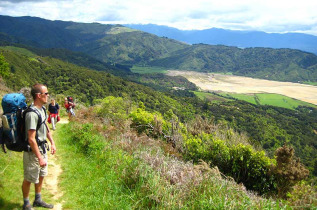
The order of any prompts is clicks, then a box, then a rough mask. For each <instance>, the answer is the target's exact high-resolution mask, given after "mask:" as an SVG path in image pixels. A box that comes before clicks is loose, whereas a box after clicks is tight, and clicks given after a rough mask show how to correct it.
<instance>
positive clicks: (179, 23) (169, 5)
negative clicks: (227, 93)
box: [0, 0, 317, 36]
mask: <svg viewBox="0 0 317 210" xmlns="http://www.w3.org/2000/svg"><path fill="white" fill-rule="evenodd" d="M0 14H1V15H9V16H36V17H41V18H45V19H49V20H64V21H75V22H99V23H105V24H148V23H152V24H158V25H166V26H170V27H175V28H179V29H184V30H190V29H207V28H214V27H215V28H224V29H232V30H257V31H265V32H274V33H285V32H301V33H308V34H313V35H316V36H317V0H300V1H299V0H155V1H154V0H59V1H52V0H0Z"/></svg>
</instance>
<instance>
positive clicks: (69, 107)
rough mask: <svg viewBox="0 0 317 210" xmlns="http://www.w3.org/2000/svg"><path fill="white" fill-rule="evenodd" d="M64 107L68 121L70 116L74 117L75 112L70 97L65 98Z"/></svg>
mask: <svg viewBox="0 0 317 210" xmlns="http://www.w3.org/2000/svg"><path fill="white" fill-rule="evenodd" d="M64 106H65V108H66V112H67V113H68V119H69V120H70V118H71V116H72V115H73V116H75V112H74V110H73V109H74V108H75V104H74V101H73V98H72V97H70V96H68V97H67V98H65V100H64Z"/></svg>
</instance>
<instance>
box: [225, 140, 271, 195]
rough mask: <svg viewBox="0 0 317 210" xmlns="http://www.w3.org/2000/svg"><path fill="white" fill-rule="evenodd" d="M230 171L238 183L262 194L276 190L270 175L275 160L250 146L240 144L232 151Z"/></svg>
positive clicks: (227, 172) (232, 148)
mask: <svg viewBox="0 0 317 210" xmlns="http://www.w3.org/2000/svg"><path fill="white" fill-rule="evenodd" d="M229 150H230V164H229V168H228V169H229V171H225V172H226V174H229V175H230V176H232V177H233V178H234V179H235V180H236V181H237V182H238V183H240V182H242V183H243V184H244V185H245V186H246V187H247V188H248V189H250V190H256V191H257V192H259V193H260V194H263V193H267V192H270V191H273V190H274V177H273V176H271V175H270V174H269V170H270V166H271V164H272V163H273V160H271V159H270V158H268V157H267V156H266V155H265V153H264V151H254V150H253V148H252V147H251V146H250V145H242V144H238V145H235V146H233V147H231V148H230V149H229Z"/></svg>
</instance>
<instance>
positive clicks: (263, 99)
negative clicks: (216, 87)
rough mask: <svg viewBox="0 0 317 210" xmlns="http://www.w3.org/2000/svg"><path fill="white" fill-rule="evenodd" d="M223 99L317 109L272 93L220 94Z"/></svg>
mask: <svg viewBox="0 0 317 210" xmlns="http://www.w3.org/2000/svg"><path fill="white" fill-rule="evenodd" d="M221 95H223V96H224V97H232V98H236V99H239V100H243V101H247V102H249V103H252V104H258V105H271V106H277V107H283V108H287V109H296V108H297V107H298V106H309V107H314V108H317V106H316V105H314V104H310V103H307V102H304V101H300V100H297V99H293V98H290V97H287V96H283V95H279V94H273V93H258V94H238V93H222V94H221Z"/></svg>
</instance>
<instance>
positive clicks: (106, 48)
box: [0, 15, 317, 82]
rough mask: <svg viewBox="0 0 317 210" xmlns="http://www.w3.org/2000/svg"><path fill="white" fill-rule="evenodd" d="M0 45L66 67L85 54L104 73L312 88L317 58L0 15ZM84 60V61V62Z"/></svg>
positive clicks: (110, 27) (121, 28)
mask: <svg viewBox="0 0 317 210" xmlns="http://www.w3.org/2000/svg"><path fill="white" fill-rule="evenodd" d="M163 31H164V30H163ZM192 36H193V39H194V38H197V36H196V35H192ZM188 37H189V35H188ZM249 41H250V43H252V42H251V40H249ZM291 42H294V43H295V42H296V41H291ZM0 45H2V46H7V45H24V46H30V47H33V48H46V49H49V48H54V50H53V49H52V50H46V51H42V52H41V53H42V54H43V55H46V56H52V57H58V58H61V57H63V58H65V59H64V60H67V61H70V60H77V61H79V60H80V59H79V58H82V57H83V55H84V54H87V55H89V56H91V57H93V58H94V59H97V60H99V61H100V62H102V63H99V64H97V63H96V64H95V66H97V67H98V68H99V69H100V68H101V69H102V68H104V67H105V65H106V66H107V65H108V66H107V68H110V66H117V67H118V66H120V65H118V64H123V65H127V66H132V65H139V66H157V67H164V68H166V69H180V70H193V71H203V72H225V73H228V72H230V73H232V74H235V75H241V76H251V77H256V78H264V79H271V80H278V81H291V82H298V81H301V82H317V56H316V55H315V54H313V53H308V52H304V51H301V50H294V49H272V48H263V47H252V48H243V49H242V48H239V47H232V46H231V47H230V46H224V45H210V44H193V45H190V44H187V43H184V42H181V41H178V40H175V39H170V38H167V37H159V36H157V35H154V34H151V33H147V32H143V31H140V30H136V29H132V28H128V27H124V26H122V25H105V24H99V23H76V22H69V21H50V20H45V19H41V18H37V17H10V16H1V15H0ZM315 46H316V45H315ZM57 48H63V49H67V50H71V51H75V52H81V53H84V54H76V55H74V54H73V55H72V56H69V55H68V54H69V53H68V52H67V51H65V50H64V51H58V50H56V49H57ZM86 59H88V60H89V59H90V58H88V56H87V58H86ZM90 63H91V62H90ZM109 65H110V66H109ZM121 66H122V65H121ZM113 71H116V70H115V69H113Z"/></svg>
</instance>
